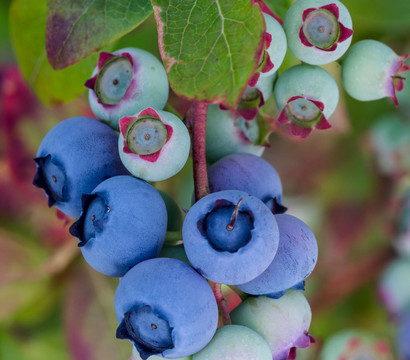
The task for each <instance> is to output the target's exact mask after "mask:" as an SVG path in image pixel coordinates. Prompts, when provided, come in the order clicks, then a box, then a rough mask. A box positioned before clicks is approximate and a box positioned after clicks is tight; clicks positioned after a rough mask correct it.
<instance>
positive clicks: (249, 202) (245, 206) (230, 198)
mask: <svg viewBox="0 0 410 360" xmlns="http://www.w3.org/2000/svg"><path fill="white" fill-rule="evenodd" d="M182 237H183V240H184V247H185V252H186V255H187V257H188V259H189V261H190V262H191V264H192V266H193V267H194V268H195V269H197V270H198V272H199V273H201V274H202V275H203V276H204V277H205V278H207V279H209V280H211V281H215V282H219V283H223V284H227V285H235V284H242V283H244V282H247V281H250V280H252V279H253V278H255V277H256V276H258V275H259V274H261V273H262V272H263V271H264V270H265V269H266V268H267V267H268V265H269V264H270V263H271V262H272V260H273V257H274V256H275V254H276V251H277V246H278V241H279V232H278V227H277V224H276V220H275V217H274V216H273V214H272V213H271V212H270V211H269V209H268V208H267V207H266V206H265V204H263V203H262V202H261V201H260V200H259V199H257V198H256V197H254V196H251V195H249V194H247V193H244V192H242V191H237V190H226V191H220V192H217V193H212V194H209V195H207V196H205V197H203V198H202V199H200V200H199V201H198V202H196V203H195V204H194V205H193V206H192V208H191V209H190V210H189V211H188V213H187V215H186V217H185V221H184V225H183V227H182ZM244 279H248V280H244Z"/></svg>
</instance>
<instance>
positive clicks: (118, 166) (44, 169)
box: [33, 117, 128, 218]
mask: <svg viewBox="0 0 410 360" xmlns="http://www.w3.org/2000/svg"><path fill="white" fill-rule="evenodd" d="M117 144H118V135H117V134H116V133H115V131H113V130H112V129H111V128H110V127H109V126H107V125H105V124H103V123H101V122H100V121H98V120H95V119H92V118H88V117H74V118H69V119H66V120H64V121H62V122H61V123H59V124H57V125H56V126H54V127H53V128H52V129H51V130H50V131H49V132H48V133H47V134H46V136H45V137H44V139H43V140H42V142H41V144H40V146H39V148H38V151H37V157H36V158H35V159H34V160H35V162H36V164H37V172H36V175H35V177H34V181H33V183H34V185H35V186H37V187H39V188H42V189H44V191H45V193H46V195H47V197H48V205H49V206H53V205H55V206H56V207H57V208H58V209H59V210H61V211H62V212H63V213H64V214H67V215H69V216H73V217H76V218H78V217H79V216H80V213H81V196H82V194H84V193H90V192H91V191H92V190H93V189H94V188H95V187H96V186H97V185H98V184H99V183H100V182H101V181H103V180H105V179H107V178H109V177H111V176H115V175H122V174H127V173H128V172H127V170H126V169H125V168H124V166H123V165H122V163H121V160H120V158H119V155H118V148H117V146H118V145H117Z"/></svg>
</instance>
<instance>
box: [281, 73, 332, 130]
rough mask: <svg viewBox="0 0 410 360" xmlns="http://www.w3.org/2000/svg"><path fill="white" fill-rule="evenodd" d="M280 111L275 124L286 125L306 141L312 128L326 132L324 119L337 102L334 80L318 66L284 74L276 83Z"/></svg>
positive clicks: (329, 114) (327, 124)
mask: <svg viewBox="0 0 410 360" xmlns="http://www.w3.org/2000/svg"><path fill="white" fill-rule="evenodd" d="M274 92H275V100H276V104H277V106H278V109H279V110H280V115H279V117H278V122H279V123H283V124H287V123H288V124H289V126H290V131H291V133H292V134H293V135H295V136H300V137H302V138H306V137H307V136H309V135H310V133H311V132H312V130H313V128H316V129H321V130H322V129H328V128H329V127H330V126H331V125H330V123H329V122H328V121H327V119H328V118H329V117H330V116H331V115H332V114H333V112H334V111H335V109H336V106H337V103H338V101H339V89H338V86H337V83H336V81H335V80H334V79H333V77H332V76H331V75H330V74H329V73H328V72H327V71H326V70H323V69H322V68H320V67H319V66H312V65H296V66H293V67H291V68H289V69H287V70H286V71H284V72H283V73H282V74H281V75H280V76H279V78H278V80H277V81H276V84H275V89H274Z"/></svg>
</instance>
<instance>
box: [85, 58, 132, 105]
mask: <svg viewBox="0 0 410 360" xmlns="http://www.w3.org/2000/svg"><path fill="white" fill-rule="evenodd" d="M133 65H134V62H133V60H132V57H131V55H130V54H129V53H126V52H124V53H122V54H120V55H114V54H110V53H107V52H102V53H100V57H99V59H98V65H97V73H96V74H95V75H94V76H93V77H92V78H91V79H88V80H87V81H86V82H85V86H86V87H88V88H89V89H91V90H93V91H94V92H95V94H96V95H97V98H98V101H99V102H100V103H102V104H104V105H115V104H117V103H119V102H120V101H121V99H122V98H123V97H124V96H125V95H126V93H127V91H128V89H129V88H130V85H131V81H132V78H133V74H134V69H133Z"/></svg>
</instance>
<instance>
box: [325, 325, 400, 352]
mask: <svg viewBox="0 0 410 360" xmlns="http://www.w3.org/2000/svg"><path fill="white" fill-rule="evenodd" d="M320 358H321V359H322V360H339V359H346V360H353V359H372V360H390V359H393V357H392V353H391V351H390V348H389V345H388V343H387V341H385V340H383V339H379V338H377V337H376V336H375V335H374V334H372V333H369V332H366V331H363V330H357V329H348V330H343V331H340V332H338V333H336V334H334V335H332V336H330V337H329V338H328V339H327V340H326V341H325V343H324V345H323V348H322V351H321V354H320Z"/></svg>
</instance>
